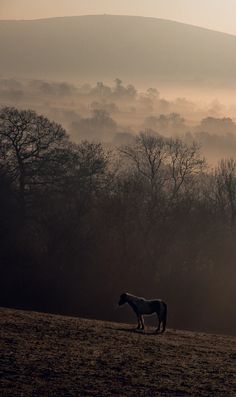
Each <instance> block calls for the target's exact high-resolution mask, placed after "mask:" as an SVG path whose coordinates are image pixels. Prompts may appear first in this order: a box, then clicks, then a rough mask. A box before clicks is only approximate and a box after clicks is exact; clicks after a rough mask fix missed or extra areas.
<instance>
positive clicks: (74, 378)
mask: <svg viewBox="0 0 236 397" xmlns="http://www.w3.org/2000/svg"><path fill="white" fill-rule="evenodd" d="M0 322H1V324H0V326H1V328H0V343H1V346H0V347H1V356H0V379H1V380H0V382H1V383H0V396H1V397H6V396H7V397H14V396H22V397H28V396H50V397H51V396H56V397H60V396H63V397H64V396H65V397H69V396H99V397H102V396H105V397H107V396H120V397H121V396H147V397H151V396H187V397H188V396H196V397H204V396H214V397H224V396H227V397H230V396H236V368H235V367H236V338H233V337H229V336H219V335H210V334H202V333H193V332H185V331H175V330H167V332H166V334H164V335H154V334H153V330H152V329H150V328H149V329H148V330H147V333H145V334H142V333H137V332H133V331H132V329H131V326H130V325H122V324H114V323H108V322H101V321H93V320H84V319H80V318H71V317H64V316H55V315H48V314H41V313H34V312H23V311H17V310H11V309H0Z"/></svg>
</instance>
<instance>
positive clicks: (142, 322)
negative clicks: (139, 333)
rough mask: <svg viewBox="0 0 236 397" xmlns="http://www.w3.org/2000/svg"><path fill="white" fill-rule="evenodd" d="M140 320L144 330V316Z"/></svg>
mask: <svg viewBox="0 0 236 397" xmlns="http://www.w3.org/2000/svg"><path fill="white" fill-rule="evenodd" d="M140 320H141V325H142V327H141V328H142V329H143V330H144V319H143V316H142V315H141V316H140Z"/></svg>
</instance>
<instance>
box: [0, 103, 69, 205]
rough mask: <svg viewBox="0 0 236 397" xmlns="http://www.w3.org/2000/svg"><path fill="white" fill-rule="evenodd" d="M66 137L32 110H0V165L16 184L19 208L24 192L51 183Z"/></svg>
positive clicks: (58, 126) (60, 159)
mask: <svg viewBox="0 0 236 397" xmlns="http://www.w3.org/2000/svg"><path fill="white" fill-rule="evenodd" d="M68 143H69V140H68V137H67V135H66V132H65V130H64V129H63V128H62V127H61V126H60V125H58V124H56V123H54V122H51V121H49V120H48V119H47V118H45V117H43V116H39V115H37V114H36V113H35V112H34V111H32V110H17V109H15V108H8V107H5V108H3V109H1V111H0V167H1V168H3V169H4V171H5V172H6V173H7V175H8V176H9V177H10V178H11V181H12V182H13V183H14V185H15V186H16V187H17V189H18V191H19V195H20V202H21V206H22V210H24V207H25V196H26V193H27V192H30V190H31V189H32V188H33V186H36V185H39V184H40V185H41V186H43V185H45V184H46V183H48V182H50V183H51V182H53V181H54V180H55V177H56V172H57V170H58V166H59V165H60V166H62V156H61V154H63V151H64V150H65V147H66V145H68Z"/></svg>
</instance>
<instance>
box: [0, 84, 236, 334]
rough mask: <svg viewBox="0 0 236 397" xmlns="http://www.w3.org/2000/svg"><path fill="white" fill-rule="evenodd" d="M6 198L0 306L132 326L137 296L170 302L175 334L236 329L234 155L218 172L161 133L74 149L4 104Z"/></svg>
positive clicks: (0, 216) (45, 124) (56, 129)
mask: <svg viewBox="0 0 236 397" xmlns="http://www.w3.org/2000/svg"><path fill="white" fill-rule="evenodd" d="M119 85H120V83H119V82H118V81H117V89H118V87H119ZM0 192H1V193H0V237H1V238H0V266H1V281H0V298H1V304H2V305H8V306H18V307H25V308H33V309H38V310H44V311H54V312H63V313H68V314H78V315H87V316H94V317H99V318H106V319H120V320H121V319H123V320H124V318H123V317H121V314H120V313H119V312H118V313H117V312H114V303H116V301H117V297H118V296H119V294H120V293H121V292H123V291H124V290H128V291H132V292H133V293H135V294H138V295H145V296H147V297H155V296H157V297H158V296H162V297H163V298H165V299H166V300H167V301H168V302H169V306H170V320H169V321H170V325H172V326H174V327H188V328H195V329H206V330H214V331H222V332H223V331H224V332H232V333H233V332H235V327H236V320H235V318H236V317H235V315H234V314H235V313H234V307H233V302H234V299H235V288H234V283H233V280H234V276H235V273H236V270H235V259H236V248H235V228H236V225H235V222H236V161H235V160H232V159H224V160H222V161H221V162H220V163H219V164H218V165H217V167H215V169H210V168H208V167H207V164H206V162H205V160H204V159H203V158H202V156H201V150H200V147H199V146H198V145H197V144H196V143H194V142H192V143H189V144H187V143H186V142H185V141H182V140H180V139H173V138H164V137H163V136H161V135H158V134H155V133H153V132H152V131H151V130H146V131H144V132H142V133H140V134H139V135H137V136H136V138H135V140H134V142H133V141H132V142H131V143H130V144H126V145H122V146H119V147H117V148H116V149H114V150H110V151H108V150H107V149H106V148H105V147H104V146H103V145H102V144H100V143H95V142H88V141H82V142H80V143H79V144H74V143H73V142H71V141H70V139H69V137H68V135H67V134H66V131H65V130H64V129H63V128H62V127H61V126H60V125H58V124H56V123H54V122H51V121H49V120H48V119H47V118H45V117H43V116H39V115H38V114H36V113H35V112H33V111H30V110H27V111H22V110H18V109H15V108H2V109H1V111H0ZM94 302H96V305H94ZM127 315H128V314H127ZM122 316H124V312H122Z"/></svg>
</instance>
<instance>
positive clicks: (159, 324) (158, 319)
mask: <svg viewBox="0 0 236 397" xmlns="http://www.w3.org/2000/svg"><path fill="white" fill-rule="evenodd" d="M156 313H157V312H156ZM157 321H158V327H157V330H156V333H157V332H160V328H161V321H160V316H159V313H157Z"/></svg>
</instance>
